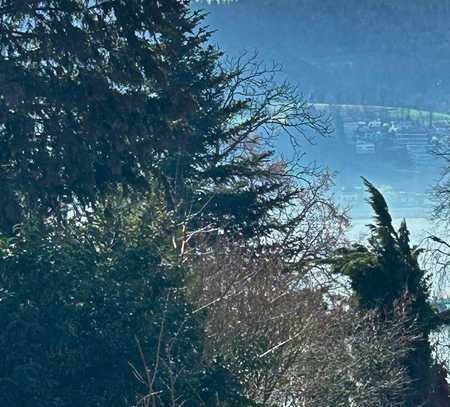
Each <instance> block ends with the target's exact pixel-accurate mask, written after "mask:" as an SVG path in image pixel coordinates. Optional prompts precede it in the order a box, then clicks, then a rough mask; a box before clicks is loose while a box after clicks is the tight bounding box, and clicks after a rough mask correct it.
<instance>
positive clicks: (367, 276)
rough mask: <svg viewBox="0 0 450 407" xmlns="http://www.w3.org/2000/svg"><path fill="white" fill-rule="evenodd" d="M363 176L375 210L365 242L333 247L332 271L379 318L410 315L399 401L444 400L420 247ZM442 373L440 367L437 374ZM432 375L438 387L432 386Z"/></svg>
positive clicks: (356, 302) (436, 323)
mask: <svg viewBox="0 0 450 407" xmlns="http://www.w3.org/2000/svg"><path fill="white" fill-rule="evenodd" d="M363 180H364V184H365V186H366V187H367V189H368V191H369V194H370V201H369V202H370V204H371V206H372V209H373V211H374V213H375V215H374V220H375V223H374V224H373V225H369V227H370V231H371V235H370V238H369V242H368V246H362V245H355V246H353V247H352V248H350V249H342V250H340V251H338V256H337V257H336V258H335V259H334V260H333V261H332V263H333V268H334V272H336V273H339V274H342V275H345V276H348V277H349V279H350V282H351V288H352V290H353V293H354V295H353V301H354V302H353V303H354V305H355V306H356V307H357V308H359V309H361V310H364V311H370V310H375V311H377V312H378V313H379V315H380V316H381V318H383V319H394V318H395V317H396V313H397V312H402V313H406V314H407V315H408V316H409V317H410V318H411V323H412V324H413V326H414V327H415V329H416V331H417V335H418V338H417V340H416V341H415V343H414V347H413V349H411V351H410V352H409V353H408V357H407V359H406V360H405V368H406V369H407V371H408V373H409V375H410V378H411V381H412V383H411V392H410V397H409V398H408V400H405V405H406V406H411V407H412V406H418V405H426V406H439V405H441V404H437V402H436V400H438V399H440V398H441V399H442V395H443V394H444V396H445V398H446V400H447V402H448V401H449V396H448V389H446V388H442V386H441V380H440V379H439V380H436V377H435V376H436V372H437V371H438V369H440V368H439V366H437V365H436V364H435V362H434V360H433V357H432V348H431V345H430V334H431V332H432V331H433V330H434V329H436V328H438V326H439V325H440V324H442V323H443V322H446V321H444V320H443V319H441V318H440V315H439V314H438V313H437V312H436V311H435V309H434V308H433V307H432V305H431V304H430V296H429V283H428V278H427V275H426V271H425V270H423V269H422V268H421V267H420V266H419V263H418V256H419V254H420V252H421V251H420V249H418V248H417V247H411V245H410V242H409V231H408V228H407V226H406V222H405V221H403V222H402V224H401V226H400V228H399V229H398V230H395V229H394V227H393V225H392V218H391V215H390V213H389V210H388V206H387V203H386V201H385V199H384V197H383V195H382V194H381V193H380V192H379V191H378V190H377V189H376V188H375V187H374V186H373V185H372V184H371V183H370V182H369V181H367V180H366V179H363ZM442 373H443V372H442V370H441V373H440V375H441V376H442ZM437 376H439V375H437ZM444 377H445V376H444ZM438 381H439V386H440V388H438V387H437V386H436V384H437V383H436V382H438ZM442 392H444V393H442ZM439 393H440V394H439Z"/></svg>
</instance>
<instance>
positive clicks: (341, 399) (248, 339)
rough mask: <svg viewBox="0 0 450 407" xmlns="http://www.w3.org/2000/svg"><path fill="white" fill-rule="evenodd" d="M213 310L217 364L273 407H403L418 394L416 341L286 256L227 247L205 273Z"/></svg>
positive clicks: (203, 299)
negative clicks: (409, 360) (413, 365)
mask: <svg viewBox="0 0 450 407" xmlns="http://www.w3.org/2000/svg"><path fill="white" fill-rule="evenodd" d="M195 269H196V278H197V280H196V281H195V283H196V284H197V286H196V287H197V291H196V295H197V296H198V297H197V303H198V310H204V309H207V310H208V315H209V317H208V328H207V331H208V347H207V353H208V354H209V355H210V357H214V356H217V355H221V356H222V357H224V358H225V360H227V361H228V362H229V364H230V366H232V367H233V369H234V373H235V374H236V375H238V376H239V377H240V379H241V381H242V382H243V383H244V384H245V386H246V389H247V392H248V395H249V397H250V398H252V399H254V400H258V401H259V402H262V403H264V404H265V405H287V406H310V405H314V406H331V405H332V406H374V407H375V406H396V405H401V401H400V400H401V395H402V394H403V393H404V392H405V391H406V389H407V386H408V384H409V383H408V377H407V375H406V372H405V371H404V370H403V369H402V367H401V360H402V358H403V356H404V355H405V353H406V352H408V350H409V348H410V346H409V344H410V343H411V341H412V340H413V339H414V334H413V332H411V330H410V329H409V326H410V325H409V323H408V321H406V320H402V318H401V317H400V318H399V319H398V320H397V321H396V322H395V323H394V322H392V323H388V322H384V323H381V322H379V321H378V320H377V318H376V317H375V316H373V315H367V316H362V315H359V314H357V313H355V312H353V311H351V310H349V309H348V308H347V307H345V301H341V298H339V297H338V296H335V295H332V294H331V293H329V292H328V291H327V288H326V285H323V286H321V287H320V288H318V287H317V286H316V285H315V282H313V284H311V280H309V279H308V278H307V273H306V274H303V273H300V272H297V273H295V272H292V268H291V265H290V264H289V262H286V260H285V259H283V257H282V256H280V255H278V253H277V252H275V253H272V252H267V251H266V252H264V251H260V250H258V249H254V248H251V249H249V248H248V247H245V246H243V245H240V244H238V243H236V242H233V243H230V242H225V241H222V242H221V243H220V244H219V245H218V246H217V247H216V248H215V250H214V251H212V252H211V253H210V255H209V257H208V256H203V257H202V258H200V259H197V263H196V266H195Z"/></svg>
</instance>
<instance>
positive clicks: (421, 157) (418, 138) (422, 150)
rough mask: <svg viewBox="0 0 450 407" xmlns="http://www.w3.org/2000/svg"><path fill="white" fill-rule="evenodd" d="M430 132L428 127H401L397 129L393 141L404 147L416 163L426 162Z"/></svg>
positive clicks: (428, 159) (428, 152) (428, 154)
mask: <svg viewBox="0 0 450 407" xmlns="http://www.w3.org/2000/svg"><path fill="white" fill-rule="evenodd" d="M431 138H432V137H431V134H430V131H429V130H428V129H424V128H420V127H411V128H401V129H400V130H398V131H397V134H396V137H395V143H396V144H397V145H398V146H400V147H404V148H406V151H408V153H409V155H410V157H411V158H412V159H413V161H414V162H415V163H416V164H419V165H421V164H426V163H428V162H429V161H430V159H431V156H430V150H431Z"/></svg>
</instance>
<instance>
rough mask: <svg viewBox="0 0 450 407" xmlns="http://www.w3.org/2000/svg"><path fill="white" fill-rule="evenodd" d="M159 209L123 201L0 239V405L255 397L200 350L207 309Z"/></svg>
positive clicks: (221, 401)
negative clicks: (199, 307) (193, 300)
mask: <svg viewBox="0 0 450 407" xmlns="http://www.w3.org/2000/svg"><path fill="white" fill-rule="evenodd" d="M150 208H155V207H154V205H153V204H151V203H149V202H147V205H146V207H144V208H143V207H142V206H141V205H140V207H139V208H137V207H136V206H135V205H130V204H128V203H127V202H126V201H124V200H118V199H114V202H113V203H112V204H111V202H110V204H109V207H108V210H105V209H106V208H99V209H98V210H97V211H96V212H95V213H94V214H92V216H91V218H90V220H89V222H86V221H82V220H81V221H80V222H71V223H70V224H67V225H65V226H63V225H61V224H53V225H46V226H45V225H42V223H41V222H37V223H34V222H30V223H28V224H26V225H23V226H22V227H21V228H20V230H19V231H18V232H17V233H16V236H15V237H14V238H6V237H5V236H0V323H1V326H2V330H1V333H0V405H2V406H9V407H66V406H67V407H86V406H92V407H94V406H96V407H104V406H124V407H125V406H126V407H131V406H136V405H137V404H136V403H137V402H138V401H139V399H140V397H139V395H141V397H144V396H147V397H148V400H149V401H150V402H151V404H150V405H152V406H161V407H162V406H168V405H173V404H172V401H173V400H174V399H176V400H177V403H179V404H176V405H184V406H192V407H193V406H198V405H199V404H200V405H211V406H212V405H223V406H238V405H239V406H242V405H246V404H245V403H246V402H245V400H244V399H243V397H241V393H240V386H239V383H238V382H237V381H236V380H234V378H233V376H232V375H231V374H230V373H229V372H228V371H227V369H226V368H225V367H224V366H222V365H221V364H220V363H219V361H209V360H204V359H203V358H202V353H203V341H204V333H203V324H204V318H203V315H201V313H196V314H193V313H192V311H193V309H192V307H191V306H190V305H189V303H188V301H187V299H186V296H185V290H183V286H184V283H183V275H184V272H183V270H182V268H181V265H180V264H179V262H178V261H177V256H176V253H174V249H173V246H172V242H171V239H170V236H171V233H168V231H169V232H170V228H171V226H170V222H169V223H168V219H169V218H168V217H167V215H165V214H164V213H163V212H155V211H153V212H152V213H151V214H150V212H149V211H150ZM133 373H134V374H133ZM141 405H149V404H145V403H142V404H141Z"/></svg>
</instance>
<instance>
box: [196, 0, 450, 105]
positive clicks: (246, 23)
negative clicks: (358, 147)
mask: <svg viewBox="0 0 450 407" xmlns="http://www.w3.org/2000/svg"><path fill="white" fill-rule="evenodd" d="M209 3H211V4H208V3H207V2H204V1H200V2H198V3H197V6H199V5H200V7H201V8H205V9H206V10H207V12H209V16H208V23H209V24H210V25H211V27H213V28H214V29H216V30H217V33H216V35H215V37H214V41H218V42H219V43H220V44H221V46H222V47H224V48H225V49H226V50H227V51H232V52H233V53H237V52H239V51H238V50H243V49H247V50H254V49H256V50H258V51H259V52H260V53H261V54H263V55H262V56H263V58H264V59H266V60H270V59H274V60H277V61H279V62H280V63H282V65H283V67H284V70H285V71H286V73H287V74H288V76H289V79H291V80H294V81H295V82H296V83H298V84H299V85H300V86H301V89H302V91H304V92H305V95H307V96H308V97H309V98H310V99H311V100H312V101H318V102H328V103H353V104H378V105H385V106H410V107H421V108H424V109H432V110H435V111H448V110H449V109H450V102H449V100H448V94H449V91H450V80H449V76H448V72H449V71H450V47H449V40H450V26H449V24H448V21H449V20H450V1H448V0H443V1H436V0H429V1H428V0H427V1H420V0H398V1H386V0H369V1H359V0H237V1H230V2H224V1H222V2H218V3H217V2H209Z"/></svg>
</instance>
